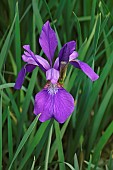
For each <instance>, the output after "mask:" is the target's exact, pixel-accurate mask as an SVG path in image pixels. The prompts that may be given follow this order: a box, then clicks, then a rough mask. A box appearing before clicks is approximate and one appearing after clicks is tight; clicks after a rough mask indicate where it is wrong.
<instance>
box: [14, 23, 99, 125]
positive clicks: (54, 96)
mask: <svg viewBox="0 0 113 170" xmlns="http://www.w3.org/2000/svg"><path fill="white" fill-rule="evenodd" d="M39 43H40V46H41V47H42V50H43V52H44V53H45V55H46V56H47V58H48V61H49V62H48V61H47V60H45V59H44V58H42V57H41V56H39V55H35V54H34V53H33V52H32V51H31V49H30V45H24V46H23V48H24V50H25V51H24V54H23V55H22V59H23V61H24V62H26V63H27V64H26V65H24V67H23V68H22V69H21V71H20V72H19V74H18V77H17V80H16V83H15V86H14V88H15V89H20V88H21V87H22V84H23V82H24V79H25V75H26V73H27V72H32V71H33V70H34V69H35V67H37V66H38V67H40V68H41V69H42V70H43V71H44V73H45V75H46V80H47V84H46V85H45V87H44V88H43V89H42V90H41V91H40V92H39V93H37V94H36V96H35V104H34V114H35V115H38V114H40V117H39V120H40V121H41V122H44V121H46V120H48V119H51V118H54V119H56V120H57V121H58V122H59V123H64V122H65V121H66V119H67V118H68V117H69V116H70V115H71V113H72V112H73V111H74V99H73V97H72V95H71V94H70V93H68V92H67V91H66V90H65V89H64V88H63V80H64V74H65V70H66V67H67V64H68V63H70V64H72V65H73V66H74V67H76V68H78V69H81V70H82V71H83V72H84V73H85V74H86V75H87V76H88V77H89V78H90V79H91V80H92V81H95V80H97V79H98V77H99V76H98V75H97V74H96V73H95V72H94V71H93V70H92V68H91V67H90V66H89V65H88V64H86V63H84V62H82V61H80V60H78V59H77V57H78V53H77V52H76V51H75V46H76V43H75V41H70V42H67V43H66V44H65V45H64V46H63V47H62V48H61V50H60V52H59V54H58V58H57V59H56V60H55V62H54V63H53V58H54V53H55V50H56V47H57V44H58V41H57V37H56V34H55V32H54V30H53V29H52V28H51V26H50V23H49V21H47V22H46V23H45V24H44V25H43V28H42V32H41V35H40V38H39Z"/></svg>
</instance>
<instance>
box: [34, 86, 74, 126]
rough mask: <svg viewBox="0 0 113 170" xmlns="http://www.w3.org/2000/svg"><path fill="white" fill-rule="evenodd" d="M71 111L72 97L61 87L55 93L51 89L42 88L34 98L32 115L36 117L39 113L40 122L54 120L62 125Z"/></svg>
mask: <svg viewBox="0 0 113 170" xmlns="http://www.w3.org/2000/svg"><path fill="white" fill-rule="evenodd" d="M50 88H52V89H50ZM55 88H56V87H55ZM73 110H74V99H73V97H72V96H71V94H69V93H68V92H67V91H66V90H65V89H63V88H61V87H60V88H57V90H56V91H55V90H53V87H48V88H44V89H43V90H42V91H41V92H39V93H38V94H37V95H36V96H35V106H34V113H35V114H36V115H38V114H40V113H41V115H40V117H39V120H40V121H41V122H45V121H46V120H48V119H50V118H55V119H56V120H57V121H58V122H59V123H64V122H65V121H66V120H67V118H68V117H69V116H70V115H71V113H72V112H73Z"/></svg>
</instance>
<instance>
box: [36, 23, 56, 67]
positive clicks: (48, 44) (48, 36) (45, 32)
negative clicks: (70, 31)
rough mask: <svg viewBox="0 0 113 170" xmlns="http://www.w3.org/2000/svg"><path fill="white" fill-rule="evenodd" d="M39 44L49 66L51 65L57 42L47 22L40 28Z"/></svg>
mask: <svg viewBox="0 0 113 170" xmlns="http://www.w3.org/2000/svg"><path fill="white" fill-rule="evenodd" d="M39 43H40V45H41V47H42V50H43V51H44V53H45V54H46V56H47V57H48V59H49V60H50V64H51V65H52V59H53V57H54V52H55V50H56V47H57V44H58V42H57V37H56V34H55V32H54V31H53V29H52V28H51V26H50V23H49V21H47V22H46V23H45V24H44V25H43V27H42V32H41V34H40V38H39Z"/></svg>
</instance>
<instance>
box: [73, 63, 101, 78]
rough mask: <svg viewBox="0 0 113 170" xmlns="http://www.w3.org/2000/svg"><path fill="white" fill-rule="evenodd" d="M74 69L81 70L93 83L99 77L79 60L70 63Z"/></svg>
mask: <svg viewBox="0 0 113 170" xmlns="http://www.w3.org/2000/svg"><path fill="white" fill-rule="evenodd" d="M70 63H71V64H72V65H73V66H74V67H76V68H79V69H81V70H82V71H83V72H84V73H85V74H86V75H87V76H88V77H89V78H90V79H91V80H92V81H95V80H97V79H98V78H99V76H98V75H97V74H96V73H95V72H94V71H93V69H92V68H91V67H90V66H89V65H88V64H86V63H84V62H82V61H80V60H74V61H71V62H70Z"/></svg>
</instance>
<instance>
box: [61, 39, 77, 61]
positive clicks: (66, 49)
mask: <svg viewBox="0 0 113 170" xmlns="http://www.w3.org/2000/svg"><path fill="white" fill-rule="evenodd" d="M75 45H76V43H75V41H70V42H68V43H66V44H64V46H63V47H62V48H61V50H60V52H59V55H58V57H59V61H60V62H61V61H65V62H67V63H68V62H69V56H70V55H71V54H72V53H73V52H74V50H75Z"/></svg>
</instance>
